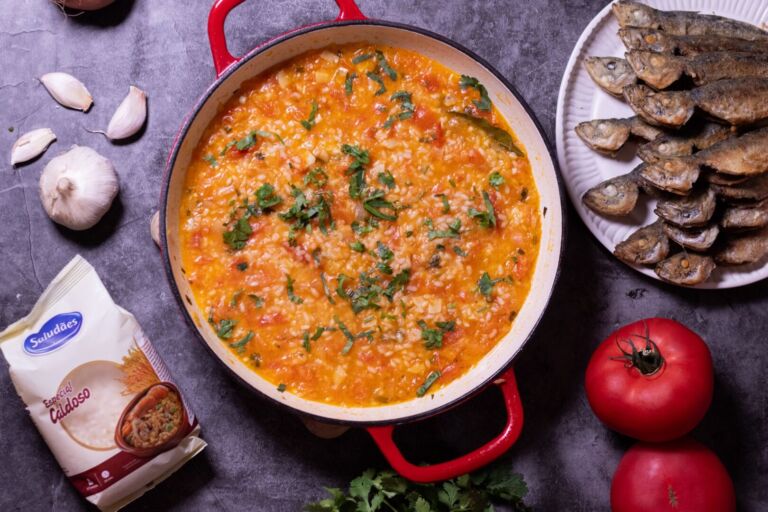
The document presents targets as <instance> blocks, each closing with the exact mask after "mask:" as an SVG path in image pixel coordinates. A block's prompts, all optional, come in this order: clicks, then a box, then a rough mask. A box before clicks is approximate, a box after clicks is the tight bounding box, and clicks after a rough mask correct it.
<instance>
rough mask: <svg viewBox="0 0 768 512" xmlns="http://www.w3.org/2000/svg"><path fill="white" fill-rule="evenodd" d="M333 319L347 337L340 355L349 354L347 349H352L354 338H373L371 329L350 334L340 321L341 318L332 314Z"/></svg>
mask: <svg viewBox="0 0 768 512" xmlns="http://www.w3.org/2000/svg"><path fill="white" fill-rule="evenodd" d="M333 321H334V322H336V325H337V326H338V327H339V330H340V331H341V333H342V334H343V335H344V337H345V338H347V343H346V344H345V345H344V348H342V349H341V353H342V355H347V354H349V351H350V350H352V347H353V346H354V344H355V340H358V339H360V338H368V339H369V340H371V339H373V331H363V332H361V333H359V334H352V333H351V332H349V329H348V328H347V326H346V324H345V323H344V322H342V321H341V319H340V318H339V317H338V316H336V315H334V316H333Z"/></svg>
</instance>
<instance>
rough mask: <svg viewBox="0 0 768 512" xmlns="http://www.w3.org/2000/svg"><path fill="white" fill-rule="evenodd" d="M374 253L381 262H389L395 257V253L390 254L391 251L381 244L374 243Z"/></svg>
mask: <svg viewBox="0 0 768 512" xmlns="http://www.w3.org/2000/svg"><path fill="white" fill-rule="evenodd" d="M376 252H377V253H378V254H379V258H380V259H381V260H382V261H390V260H391V259H392V258H394V257H395V253H393V252H392V249H390V248H389V247H387V246H386V245H384V244H383V243H381V242H377V243H376Z"/></svg>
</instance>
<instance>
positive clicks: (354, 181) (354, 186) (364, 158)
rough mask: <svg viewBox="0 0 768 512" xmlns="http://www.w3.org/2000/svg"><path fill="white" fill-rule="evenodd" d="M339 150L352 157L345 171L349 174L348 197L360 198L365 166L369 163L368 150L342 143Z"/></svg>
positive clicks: (363, 185) (363, 183)
mask: <svg viewBox="0 0 768 512" xmlns="http://www.w3.org/2000/svg"><path fill="white" fill-rule="evenodd" d="M341 152H342V153H344V154H345V155H349V156H351V157H352V163H350V164H349V167H347V171H346V174H347V175H348V176H349V197H351V198H352V199H360V197H361V196H362V193H363V189H364V188H365V166H366V165H368V164H369V163H370V156H369V154H368V151H366V150H364V149H362V148H361V147H360V146H353V145H350V144H343V145H342V146H341Z"/></svg>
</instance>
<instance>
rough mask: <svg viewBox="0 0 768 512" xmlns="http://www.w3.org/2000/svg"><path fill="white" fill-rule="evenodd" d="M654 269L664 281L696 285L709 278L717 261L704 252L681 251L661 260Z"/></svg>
mask: <svg viewBox="0 0 768 512" xmlns="http://www.w3.org/2000/svg"><path fill="white" fill-rule="evenodd" d="M654 270H655V271H656V275H658V276H659V277H660V278H662V279H663V280H664V281H667V282H669V283H674V284H682V285H685V286H694V285H697V284H701V283H703V282H704V281H706V280H707V279H709V276H710V275H711V274H712V271H713V270H715V261H714V260H713V259H712V258H711V257H710V256H705V255H703V254H696V253H686V252H679V253H677V254H675V255H674V256H670V257H669V258H667V259H665V260H663V261H661V262H659V264H658V265H656V268H655V269H654Z"/></svg>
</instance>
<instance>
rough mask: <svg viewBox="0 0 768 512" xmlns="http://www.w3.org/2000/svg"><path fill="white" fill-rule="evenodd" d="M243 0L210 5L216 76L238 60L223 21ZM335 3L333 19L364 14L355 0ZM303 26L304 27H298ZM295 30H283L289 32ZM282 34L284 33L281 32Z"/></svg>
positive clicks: (218, 2) (225, 0)
mask: <svg viewBox="0 0 768 512" xmlns="http://www.w3.org/2000/svg"><path fill="white" fill-rule="evenodd" d="M243 1H244V0H216V1H215V2H214V3H213V7H211V12H210V14H209V15H208V40H209V41H210V43H211V53H212V54H213V66H214V67H215V68H216V76H217V77H219V76H221V74H222V73H223V72H224V70H225V69H227V68H228V67H229V66H231V65H232V64H234V63H235V62H237V61H239V60H240V58H239V57H235V56H234V55H232V54H231V53H229V50H228V49H227V38H226V35H225V34H224V21H225V20H226V19H227V15H229V12H230V11H231V10H232V9H234V8H235V7H237V6H238V5H240V4H241V3H243ZM336 4H337V5H338V6H339V15H338V16H337V17H336V19H335V20H334V21H346V20H364V19H365V16H364V15H363V13H362V12H360V9H359V8H358V7H357V4H355V0H336ZM323 23H328V22H322V23H315V24H314V25H322V24H323ZM300 28H304V27H300ZM295 30H299V29H298V28H297V29H294V30H290V31H288V32H285V34H289V33H290V32H294V31H295ZM281 35H284V34H281Z"/></svg>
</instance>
